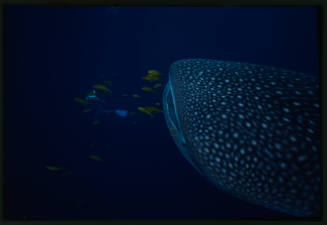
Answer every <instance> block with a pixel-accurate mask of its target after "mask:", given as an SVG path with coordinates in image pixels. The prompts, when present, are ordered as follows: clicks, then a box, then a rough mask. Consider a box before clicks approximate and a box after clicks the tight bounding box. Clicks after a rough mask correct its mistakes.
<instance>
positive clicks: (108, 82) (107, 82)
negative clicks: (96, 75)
mask: <svg viewBox="0 0 327 225" xmlns="http://www.w3.org/2000/svg"><path fill="white" fill-rule="evenodd" d="M103 83H105V84H112V82H111V81H110V80H105V81H103Z"/></svg>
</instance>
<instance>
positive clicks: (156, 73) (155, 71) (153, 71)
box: [148, 70, 160, 76]
mask: <svg viewBox="0 0 327 225" xmlns="http://www.w3.org/2000/svg"><path fill="white" fill-rule="evenodd" d="M148 74H150V75H152V76H159V75H160V72H159V71H158V70H148Z"/></svg>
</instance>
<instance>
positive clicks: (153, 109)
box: [144, 106, 163, 112]
mask: <svg viewBox="0 0 327 225" xmlns="http://www.w3.org/2000/svg"><path fill="white" fill-rule="evenodd" d="M144 108H145V109H146V110H147V111H149V112H163V111H162V110H160V109H158V108H156V107H152V106H148V107H144Z"/></svg>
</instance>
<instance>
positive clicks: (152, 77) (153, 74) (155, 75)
mask: <svg viewBox="0 0 327 225" xmlns="http://www.w3.org/2000/svg"><path fill="white" fill-rule="evenodd" d="M142 79H143V80H147V81H150V82H154V81H157V80H160V72H159V71H158V70H149V71H148V74H147V75H146V76H144V77H142Z"/></svg>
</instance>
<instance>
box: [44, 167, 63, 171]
mask: <svg viewBox="0 0 327 225" xmlns="http://www.w3.org/2000/svg"><path fill="white" fill-rule="evenodd" d="M45 167H46V168H47V169H48V170H51V171H60V170H62V168H59V167H54V166H45Z"/></svg>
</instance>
